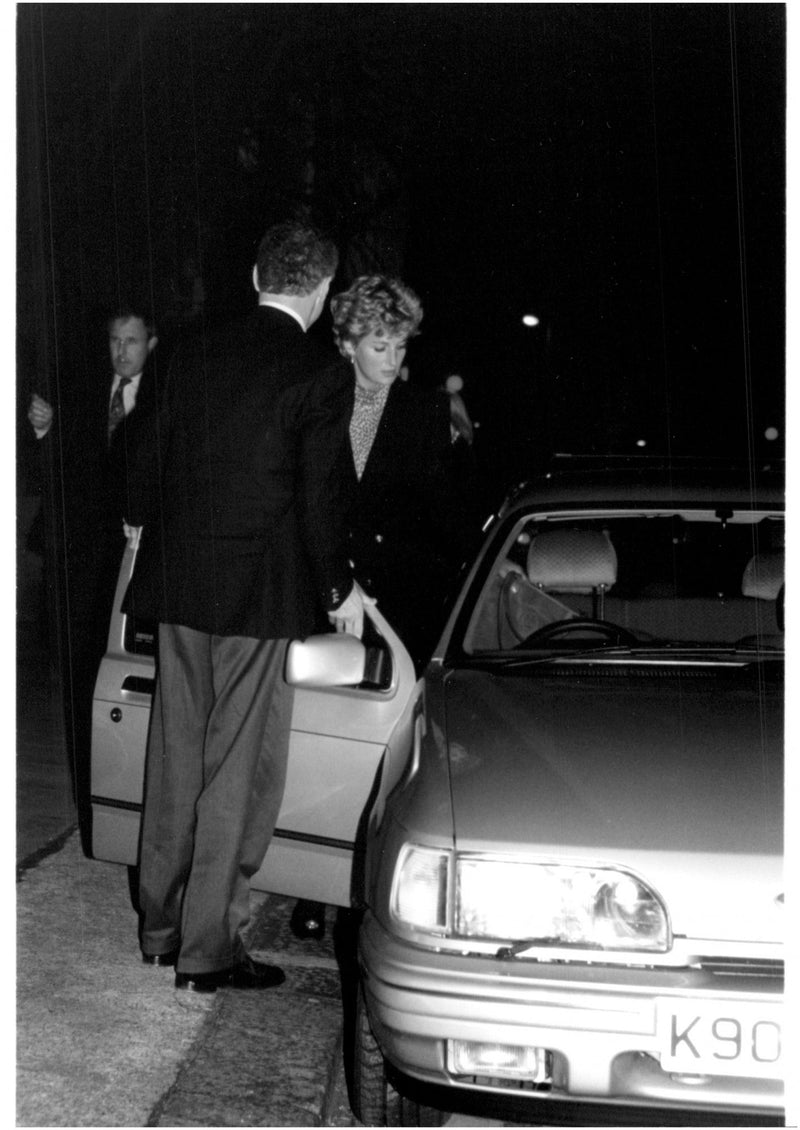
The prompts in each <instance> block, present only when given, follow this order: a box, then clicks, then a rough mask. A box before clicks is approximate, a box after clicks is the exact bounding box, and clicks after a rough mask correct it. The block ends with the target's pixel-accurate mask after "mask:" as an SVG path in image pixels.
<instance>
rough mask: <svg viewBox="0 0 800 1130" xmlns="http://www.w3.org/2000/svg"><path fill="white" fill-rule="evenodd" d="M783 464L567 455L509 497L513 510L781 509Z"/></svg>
mask: <svg viewBox="0 0 800 1130" xmlns="http://www.w3.org/2000/svg"><path fill="white" fill-rule="evenodd" d="M784 501H785V477H784V474H783V468H782V465H780V464H771V465H763V466H747V465H744V464H741V463H732V462H727V461H721V460H702V459H689V458H686V459H660V458H657V457H655V458H654V457H650V458H648V457H635V456H632V457H613V456H611V457H600V456H569V457H566V456H562V457H558V458H557V459H556V460H554V461H553V464H552V466H551V468H550V469H549V470H547V471H545V472H543V473H542V474H540V475H538V476H536V477H533V478H531V479H529V480H526V481H524V482H521V483H519V485H518V486H516V487H515V488H514V489H513V490H512V491H511V493H510V494H509V495H508V497H507V498H506V501H505V503H504V504H503V506H502V508H501V513H502V514H507V513H508V512H509V511H511V510H517V509H523V508H525V507H533V508H535V509H537V510H541V509H547V507H548V506H553V507H562V506H564V505H568V506H570V507H572V506H582V505H585V506H587V507H589V508H592V509H594V508H603V507H604V506H608V505H612V504H613V505H614V506H615V507H616V506H619V505H620V504H626V505H629V506H631V507H632V508H634V507H637V506H651V505H663V506H691V505H700V506H702V507H704V508H705V507H709V506H713V507H714V508H718V507H719V506H731V507H736V508H740V509H741V508H743V507H744V508H747V509H762V508H768V509H782V508H783V506H784Z"/></svg>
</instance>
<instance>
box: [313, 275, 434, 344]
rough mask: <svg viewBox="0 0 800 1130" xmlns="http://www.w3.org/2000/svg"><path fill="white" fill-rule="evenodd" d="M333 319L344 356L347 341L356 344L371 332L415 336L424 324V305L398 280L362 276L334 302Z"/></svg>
mask: <svg viewBox="0 0 800 1130" xmlns="http://www.w3.org/2000/svg"><path fill="white" fill-rule="evenodd" d="M331 316H332V318H333V337H334V340H335V341H336V344H337V346H338V347H339V352H340V353H342V354H344V353H345V352H346V351H345V342H350V343H352V344H353V345H355V344H356V343H357V342H359V341H360V340H361V339H362V338H363V337H366V335H367V334H369V333H376V334H378V335H379V336H383V335H386V336H389V335H392V336H396V337H404V338H406V339H408V338H411V337H414V336H415V335H416V334H417V333H419V324H420V322H421V321H422V304H421V302H420V300H419V298H418V297H417V295H416V294H415V293H414V291H413V290H412V289H411V287H408V286H406V285H405V283H403V282H401V281H400V280H399V279H393V278H389V277H388V276H387V275H360V276H359V277H358V278H357V279H355V281H354V282H353V283H351V285H350V286H349V287H348V289H347V290H344V291H342V292H341V293H340V294H336V295H334V297H333V298H332V299H331Z"/></svg>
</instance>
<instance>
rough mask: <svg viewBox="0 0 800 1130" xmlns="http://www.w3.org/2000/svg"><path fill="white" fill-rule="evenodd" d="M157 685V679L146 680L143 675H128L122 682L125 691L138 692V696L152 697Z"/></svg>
mask: <svg viewBox="0 0 800 1130" xmlns="http://www.w3.org/2000/svg"><path fill="white" fill-rule="evenodd" d="M155 685H156V681H155V679H145V678H144V676H142V675H126V676H125V678H124V679H123V680H122V689H123V690H124V691H136V692H137V694H149V695H152V693H153V691H154V690H155Z"/></svg>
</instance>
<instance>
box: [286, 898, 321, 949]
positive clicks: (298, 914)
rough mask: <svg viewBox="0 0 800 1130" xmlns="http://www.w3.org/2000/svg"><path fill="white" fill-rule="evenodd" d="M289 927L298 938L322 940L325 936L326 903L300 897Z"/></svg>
mask: <svg viewBox="0 0 800 1130" xmlns="http://www.w3.org/2000/svg"><path fill="white" fill-rule="evenodd" d="M289 929H290V930H291V931H292V933H293V934H294V936H295V937H296V938H315V939H316V940H317V941H320V940H321V939H322V938H324V937H325V904H324V903H322V902H309V900H308V899H298V900H297V902H296V903H295V905H294V910H293V911H292V917H291V918H290V919H289Z"/></svg>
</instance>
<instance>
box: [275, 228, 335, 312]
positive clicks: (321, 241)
mask: <svg viewBox="0 0 800 1130" xmlns="http://www.w3.org/2000/svg"><path fill="white" fill-rule="evenodd" d="M338 264H339V253H338V251H337V250H336V246H335V244H334V243H333V242H332V241H331V240H330V239H328V238H327V237H326V236H324V235H322V234H321V232H318V231H317V230H316V229H315V228H313V227H311V226H310V225H309V224H305V223H301V222H299V221H294V220H288V221H286V222H284V223H281V224H275V225H273V227H271V228H269V229H268V230H267V232H266V233H265V235H264V237H263V239H262V240H261V243H260V245H259V248H258V258H257V260H256V277H257V281H258V289H259V291H260V292H261V293H262V294H286V295H290V294H293V295H305V294H311V292H312V291H313V290H314V289H315V288H316V287H318V286H319V284H320V283H321V282H322V280H323V279H329V278H332V277H333V276H334V275H335V274H336V268H337V266H338Z"/></svg>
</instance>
